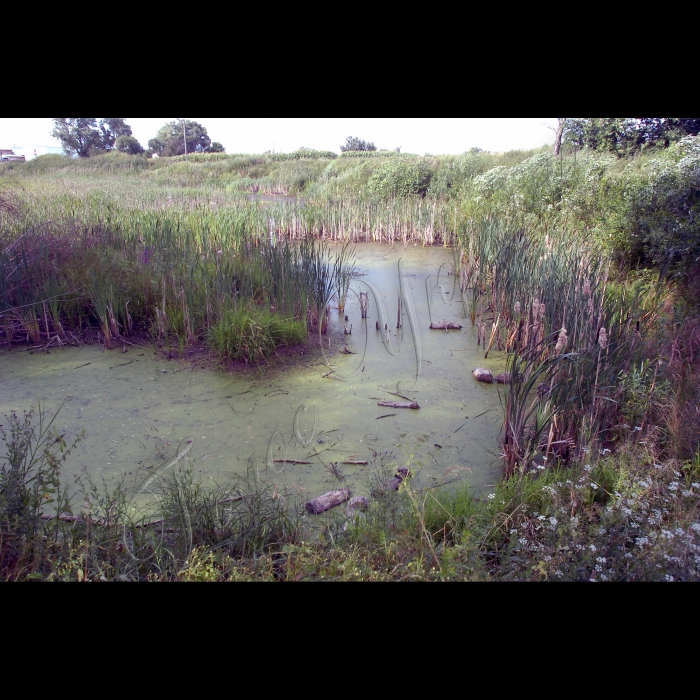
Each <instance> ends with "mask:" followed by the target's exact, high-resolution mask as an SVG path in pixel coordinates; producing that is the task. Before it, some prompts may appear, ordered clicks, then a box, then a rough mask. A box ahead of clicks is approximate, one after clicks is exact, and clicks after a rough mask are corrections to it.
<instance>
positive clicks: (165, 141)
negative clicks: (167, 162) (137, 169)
mask: <svg viewBox="0 0 700 700" xmlns="http://www.w3.org/2000/svg"><path fill="white" fill-rule="evenodd" d="M184 127H185V128H184V134H183V120H177V121H172V122H170V123H168V124H166V125H165V126H163V127H161V128H160V130H159V131H158V133H157V134H156V136H155V138H152V139H151V140H150V141H149V142H148V148H149V149H150V151H151V152H152V153H156V154H158V155H159V156H166V157H167V156H180V155H183V154H184V153H185V148H187V153H222V152H223V150H224V147H223V146H222V145H221V144H220V143H219V142H218V141H215V142H214V143H213V144H212V142H211V139H210V138H209V134H207V130H206V128H205V127H203V126H202V125H201V124H200V123H199V122H195V121H190V120H185V121H184Z"/></svg>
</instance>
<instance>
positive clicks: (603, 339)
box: [598, 326, 608, 350]
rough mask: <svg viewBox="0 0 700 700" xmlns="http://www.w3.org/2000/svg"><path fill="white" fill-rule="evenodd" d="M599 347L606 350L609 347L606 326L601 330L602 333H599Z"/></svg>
mask: <svg viewBox="0 0 700 700" xmlns="http://www.w3.org/2000/svg"><path fill="white" fill-rule="evenodd" d="M598 345H600V347H601V348H602V349H603V350H605V348H606V347H607V345H608V332H607V331H606V330H605V326H603V327H602V328H601V329H600V333H598Z"/></svg>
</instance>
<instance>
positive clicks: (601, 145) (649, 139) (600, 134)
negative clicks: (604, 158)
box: [564, 117, 700, 157]
mask: <svg viewBox="0 0 700 700" xmlns="http://www.w3.org/2000/svg"><path fill="white" fill-rule="evenodd" d="M699 132H700V119H697V118H690V119H689V118H650V117H645V118H590V119H567V120H566V124H565V128H564V140H565V143H566V144H568V145H569V146H574V147H576V148H590V149H592V150H596V151H609V152H611V153H614V154H615V155H617V156H618V157H624V156H629V155H632V154H634V153H638V152H639V151H642V150H644V149H647V148H651V147H654V146H660V147H663V148H668V146H669V145H670V144H671V143H673V142H674V141H678V140H680V139H682V138H684V137H686V136H696V135H697V134H698V133H699Z"/></svg>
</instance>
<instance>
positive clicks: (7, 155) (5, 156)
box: [0, 148, 26, 162]
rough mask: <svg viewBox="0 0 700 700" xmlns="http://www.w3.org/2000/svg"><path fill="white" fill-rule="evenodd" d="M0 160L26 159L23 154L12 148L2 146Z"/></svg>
mask: <svg viewBox="0 0 700 700" xmlns="http://www.w3.org/2000/svg"><path fill="white" fill-rule="evenodd" d="M0 160H2V161H3V162H6V161H11V160H26V158H25V157H24V155H23V154H19V153H15V152H14V150H12V149H11V148H0Z"/></svg>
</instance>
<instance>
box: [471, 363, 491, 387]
mask: <svg viewBox="0 0 700 700" xmlns="http://www.w3.org/2000/svg"><path fill="white" fill-rule="evenodd" d="M472 374H473V375H474V379H476V380H477V381H478V382H486V384H491V383H492V382H493V379H494V377H493V372H492V371H491V370H490V369H484V368H483V367H477V368H476V369H473V370H472Z"/></svg>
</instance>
